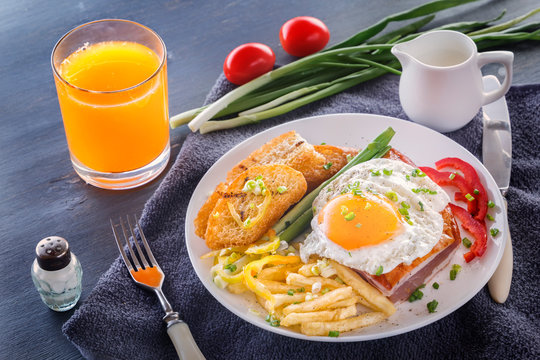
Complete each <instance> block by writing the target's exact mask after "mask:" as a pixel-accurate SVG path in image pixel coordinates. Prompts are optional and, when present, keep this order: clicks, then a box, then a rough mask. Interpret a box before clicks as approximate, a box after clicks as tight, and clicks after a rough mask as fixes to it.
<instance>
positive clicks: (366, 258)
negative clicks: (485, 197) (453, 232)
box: [300, 159, 450, 274]
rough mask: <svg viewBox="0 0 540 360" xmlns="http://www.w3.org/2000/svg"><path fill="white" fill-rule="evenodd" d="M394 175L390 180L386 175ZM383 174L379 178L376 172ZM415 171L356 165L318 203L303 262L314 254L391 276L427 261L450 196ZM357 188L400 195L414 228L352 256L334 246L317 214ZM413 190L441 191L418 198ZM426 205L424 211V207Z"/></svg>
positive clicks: (398, 164) (386, 162)
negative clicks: (401, 266)
mask: <svg viewBox="0 0 540 360" xmlns="http://www.w3.org/2000/svg"><path fill="white" fill-rule="evenodd" d="M383 170H387V173H388V172H390V171H391V174H390V175H386V174H385V173H384V172H383ZM377 171H378V172H379V175H374V174H373V172H375V173H377ZM414 171H415V168H414V167H412V166H410V165H408V164H405V163H404V162H402V161H398V160H390V159H373V160H370V161H367V162H364V163H361V164H359V165H356V166H354V167H352V168H351V169H349V170H348V171H346V172H345V173H343V174H342V175H341V176H339V177H338V178H337V179H335V180H334V181H332V182H331V183H330V184H328V186H327V187H325V188H324V189H323V190H322V191H321V192H320V193H319V195H318V196H317V197H316V198H315V200H314V201H313V208H314V217H313V220H312V221H311V227H312V230H313V231H312V232H311V233H310V234H309V235H308V237H307V238H306V239H305V241H304V243H303V244H302V245H301V247H300V256H301V258H302V261H304V262H307V261H308V259H309V257H310V255H312V254H316V255H318V256H320V257H324V258H329V259H333V260H335V261H337V262H339V263H341V264H343V265H345V266H348V267H351V268H353V269H357V270H361V271H365V272H368V273H370V274H375V273H376V272H377V270H378V269H379V268H380V267H381V266H382V268H383V271H382V273H387V272H390V271H392V270H393V269H394V268H395V267H396V266H398V265H399V264H401V263H404V264H406V265H410V264H411V263H412V262H413V261H414V260H415V259H416V258H418V257H422V256H425V255H426V254H428V253H429V252H430V251H431V249H432V248H433V247H434V246H435V245H436V244H437V243H438V242H439V240H440V238H441V235H442V231H443V225H444V224H443V218H442V215H441V214H440V212H441V211H442V210H443V209H444V208H445V207H446V205H447V204H448V202H449V201H450V198H449V197H448V195H447V194H446V192H445V191H444V190H443V189H442V188H441V187H440V186H438V185H437V184H436V183H434V182H433V181H432V180H431V179H430V178H429V177H427V176H413V172H414ZM353 184H355V185H358V189H360V190H362V191H363V192H372V193H374V194H379V195H380V196H383V197H384V196H385V194H386V193H387V192H390V191H391V192H394V193H395V194H396V195H397V198H398V201H397V202H396V205H397V207H399V206H400V205H399V204H400V203H401V202H402V201H404V202H406V203H407V204H409V205H410V208H409V209H407V210H408V212H409V216H410V221H411V222H412V225H411V224H408V223H407V222H403V228H404V229H403V231H402V232H401V233H399V234H397V235H395V236H394V237H392V238H390V239H389V240H387V241H385V242H383V243H381V244H378V245H372V246H365V247H361V248H359V249H356V250H351V251H348V250H346V249H344V248H343V247H341V246H340V245H338V244H336V243H334V242H333V241H331V240H330V239H328V237H327V236H326V235H325V233H324V232H323V229H322V228H321V226H320V224H319V223H318V216H317V215H318V214H319V212H320V211H321V210H322V208H323V207H324V206H325V205H326V204H327V203H328V202H329V201H330V200H331V199H333V198H335V197H337V196H340V195H341V194H343V193H344V192H345V193H346V192H350V188H349V185H351V186H352V185H353ZM413 189H429V190H432V192H433V191H435V192H436V194H433V193H432V194H430V193H428V192H422V191H420V192H418V193H415V192H414V191H413ZM420 202H421V203H422V204H423V211H422V210H421V206H420V205H419V203H420Z"/></svg>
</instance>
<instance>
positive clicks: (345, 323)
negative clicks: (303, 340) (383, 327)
mask: <svg viewBox="0 0 540 360" xmlns="http://www.w3.org/2000/svg"><path fill="white" fill-rule="evenodd" d="M384 319H386V315H385V314H383V313H381V312H369V313H365V314H361V315H358V316H355V317H352V318H348V319H344V320H337V321H329V322H304V323H302V326H301V327H300V331H301V332H302V334H305V335H310V336H328V334H329V333H330V331H339V332H340V333H341V332H346V331H351V330H354V329H358V328H362V327H366V326H371V325H375V324H377V323H379V322H381V321H383V320H384Z"/></svg>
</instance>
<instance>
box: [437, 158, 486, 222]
mask: <svg viewBox="0 0 540 360" xmlns="http://www.w3.org/2000/svg"><path fill="white" fill-rule="evenodd" d="M435 166H436V167H437V169H438V170H440V169H442V168H447V167H451V168H454V169H456V170H459V171H461V172H462V173H463V175H464V177H465V181H467V182H468V183H469V187H470V188H471V189H472V190H473V192H470V194H471V195H472V196H473V197H474V198H475V199H477V200H478V202H477V206H478V209H477V210H478V212H471V214H473V215H474V218H475V219H476V220H480V221H483V220H484V218H485V217H486V214H487V203H488V196H487V192H486V189H485V188H484V185H482V182H481V181H480V178H479V177H478V173H477V172H476V170H475V169H474V167H472V165H471V164H469V163H467V162H465V161H463V160H461V159H459V158H452V157H448V158H444V159H441V160H439V161H437V162H436V163H435ZM475 189H476V190H478V194H474V190H475ZM464 194H466V193H464ZM469 212H470V211H469Z"/></svg>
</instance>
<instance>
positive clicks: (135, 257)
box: [110, 215, 157, 271]
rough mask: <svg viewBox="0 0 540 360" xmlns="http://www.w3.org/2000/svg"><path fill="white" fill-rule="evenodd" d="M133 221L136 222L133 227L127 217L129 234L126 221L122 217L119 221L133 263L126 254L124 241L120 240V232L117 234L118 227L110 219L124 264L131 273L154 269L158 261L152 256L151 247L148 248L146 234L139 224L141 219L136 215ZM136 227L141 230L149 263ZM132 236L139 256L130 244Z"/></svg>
mask: <svg viewBox="0 0 540 360" xmlns="http://www.w3.org/2000/svg"><path fill="white" fill-rule="evenodd" d="M133 219H134V222H133V225H132V222H131V220H130V216H129V215H127V216H126V221H127V228H128V229H129V233H128V231H126V226H125V224H124V220H123V219H122V217H120V219H119V226H120V228H121V229H122V234H123V235H124V240H125V243H126V244H127V248H128V251H129V253H130V255H131V259H132V261H130V259H129V258H128V256H127V254H126V252H125V251H124V247H123V246H122V241H121V240H120V235H118V232H117V229H116V228H117V226H118V225H116V226H115V225H114V223H113V221H112V219H110V221H111V227H112V230H113V233H114V239H115V240H116V245H118V250H120V254H122V258H123V259H124V263H125V264H126V266H127V268H128V270H129V271H131V270H135V271H137V270H139V269H141V268H143V267H144V268H145V269H146V268H148V267H154V266H156V265H157V261H156V259H155V258H154V255H153V254H152V251H151V250H150V247H149V246H148V242H147V241H146V237H145V236H144V233H143V231H142V228H141V225H140V223H139V219H138V218H137V216H136V215H133ZM135 227H137V228H138V229H139V235H140V237H141V240H142V243H143V245H144V249H145V251H146V255H147V256H148V261H147V258H146V257H145V254H144V252H143V251H142V249H141V247H140V246H139V242H138V241H137V237H136V236H135ZM130 235H131V237H132V238H133V244H134V245H135V250H136V252H137V254H135V252H134V251H133V246H132V245H131V244H130V241H129V237H130ZM139 259H140V261H141V262H142V266H141V263H140V262H139Z"/></svg>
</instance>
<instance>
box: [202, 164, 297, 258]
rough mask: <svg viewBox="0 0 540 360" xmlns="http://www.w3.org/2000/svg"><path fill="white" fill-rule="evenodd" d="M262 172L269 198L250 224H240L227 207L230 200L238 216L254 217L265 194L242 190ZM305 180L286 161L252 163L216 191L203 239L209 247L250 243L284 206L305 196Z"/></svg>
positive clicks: (220, 247)
mask: <svg viewBox="0 0 540 360" xmlns="http://www.w3.org/2000/svg"><path fill="white" fill-rule="evenodd" d="M258 176H262V180H263V181H264V184H265V186H266V187H267V189H268V190H269V191H270V193H271V195H272V198H271V200H270V203H269V205H268V207H267V208H266V211H265V212H264V215H263V217H262V218H261V219H260V220H259V221H258V222H256V223H255V224H254V225H253V226H252V227H250V228H245V227H243V226H240V225H239V224H238V223H237V222H236V221H235V220H234V218H233V216H232V214H231V211H230V209H229V205H228V203H229V202H230V203H231V204H232V206H233V207H234V209H235V210H236V213H237V214H239V215H240V220H241V221H245V220H246V219H247V218H248V217H249V218H251V219H255V218H256V217H257V215H258V212H259V208H258V207H257V206H258V205H260V204H262V203H263V201H264V199H265V196H263V195H255V194H254V193H253V192H244V191H242V189H243V188H244V185H245V183H246V182H247V181H248V180H254V179H255V178H256V177H258ZM279 186H285V187H286V188H287V190H286V191H285V192H283V193H279V192H278V191H277V188H278V187H279ZM306 188H307V184H306V180H305V178H304V176H303V175H302V173H301V172H299V171H296V170H294V169H293V168H291V167H289V166H287V165H278V164H274V165H259V166H252V167H250V168H249V169H248V170H246V171H245V172H243V173H242V174H240V176H237V177H236V179H235V180H234V181H233V182H232V184H230V185H229V187H228V188H227V191H226V192H224V193H221V194H220V195H219V199H218V201H217V202H216V205H215V207H214V209H213V210H212V213H211V214H210V216H209V217H208V224H207V227H206V233H205V236H204V238H205V240H206V245H208V247H209V248H211V249H215V250H217V249H223V248H226V247H231V246H242V245H249V244H252V243H254V242H255V241H257V240H258V239H260V238H261V237H262V236H263V235H264V234H265V233H266V232H267V231H268V230H270V228H271V227H272V225H274V223H275V222H276V221H277V220H278V219H279V218H280V217H281V216H282V215H283V214H284V213H285V211H287V209H288V208H289V207H290V206H291V205H293V204H294V203H296V202H297V201H298V200H300V199H301V198H302V196H304V194H305V192H306ZM251 204H253V205H251Z"/></svg>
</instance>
